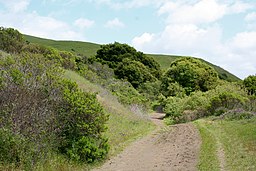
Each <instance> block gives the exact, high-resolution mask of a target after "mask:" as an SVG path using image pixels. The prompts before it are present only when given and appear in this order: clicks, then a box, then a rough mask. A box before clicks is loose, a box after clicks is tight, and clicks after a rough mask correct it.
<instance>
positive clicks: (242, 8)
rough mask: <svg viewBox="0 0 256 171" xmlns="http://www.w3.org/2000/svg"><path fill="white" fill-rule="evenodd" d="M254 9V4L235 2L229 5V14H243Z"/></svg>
mask: <svg viewBox="0 0 256 171" xmlns="http://www.w3.org/2000/svg"><path fill="white" fill-rule="evenodd" d="M253 7H254V5H253V4H251V3H247V2H243V1H235V2H234V3H233V4H230V5H229V9H228V12H229V13H243V12H246V11H247V10H249V9H252V8H253Z"/></svg>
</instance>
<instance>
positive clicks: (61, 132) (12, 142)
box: [0, 54, 108, 167]
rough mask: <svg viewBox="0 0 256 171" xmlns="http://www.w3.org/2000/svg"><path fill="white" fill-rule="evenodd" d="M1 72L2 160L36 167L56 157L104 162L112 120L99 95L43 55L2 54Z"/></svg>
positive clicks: (0, 60)
mask: <svg viewBox="0 0 256 171" xmlns="http://www.w3.org/2000/svg"><path fill="white" fill-rule="evenodd" d="M0 71H1V72H0V97H1V98H0V120H1V122H0V136H1V137H0V144H4V145H3V146H2V145H1V147H0V148H1V149H2V150H0V158H1V159H2V160H1V161H5V162H7V163H14V164H15V165H19V166H21V167H23V166H24V167H25V166H26V167H34V166H36V164H37V163H38V162H40V161H43V160H45V159H47V156H48V154H51V153H62V154H64V155H66V156H67V157H69V158H71V159H74V160H77V161H85V162H93V161H95V160H98V159H102V158H104V156H105V155H106V154H107V151H108V145H107V140H106V139H105V138H104V137H103V136H102V132H104V130H105V129H106V128H105V125H104V123H105V122H106V121H107V118H108V117H107V115H106V114H105V113H104V112H103V109H102V107H101V106H100V104H99V103H98V101H97V99H96V95H95V94H88V93H84V92H82V91H80V90H79V89H78V88H77V85H76V84H75V83H72V82H70V81H68V80H65V79H63V78H62V69H61V68H60V66H58V65H56V64H54V63H53V61H49V60H47V59H45V58H44V57H43V56H41V55H31V54H23V55H20V56H9V55H1V56H0ZM3 142H6V143H3ZM75 149H76V150H75ZM6 151H10V152H12V154H10V153H6ZM10 155H11V156H12V157H10Z"/></svg>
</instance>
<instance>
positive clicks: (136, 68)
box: [95, 42, 161, 88]
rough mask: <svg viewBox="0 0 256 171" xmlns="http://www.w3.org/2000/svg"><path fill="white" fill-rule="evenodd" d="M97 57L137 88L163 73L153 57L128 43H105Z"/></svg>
mask: <svg viewBox="0 0 256 171" xmlns="http://www.w3.org/2000/svg"><path fill="white" fill-rule="evenodd" d="M95 58H96V60H97V61H99V62H101V63H102V64H107V65H108V66H109V67H110V68H112V69H114V71H115V74H116V76H117V78H119V79H127V80H128V81H129V82H130V83H131V84H132V85H133V86H134V87H135V88H137V87H138V86H139V85H140V84H141V83H144V82H146V81H152V80H156V78H159V77H160V75H161V71H160V66H159V64H158V63H157V62H155V61H154V60H153V58H151V57H148V56H146V55H144V54H143V53H142V52H137V51H136V50H135V49H134V48H133V47H131V46H129V45H127V44H120V43H117V42H115V43H114V44H107V45H103V46H101V49H99V50H98V51H97V55H96V56H95Z"/></svg>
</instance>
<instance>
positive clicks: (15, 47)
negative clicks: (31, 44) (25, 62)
mask: <svg viewBox="0 0 256 171" xmlns="http://www.w3.org/2000/svg"><path fill="white" fill-rule="evenodd" d="M24 44H25V40H24V38H23V35H22V34H21V33H19V31H17V30H15V29H13V28H3V27H0V49H1V50H4V51H6V52H8V53H20V52H21V49H22V47H23V45H24Z"/></svg>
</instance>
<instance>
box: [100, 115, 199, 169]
mask: <svg viewBox="0 0 256 171" xmlns="http://www.w3.org/2000/svg"><path fill="white" fill-rule="evenodd" d="M161 117H162V115H161V114H157V113H156V114H154V115H153V117H152V121H153V122H154V123H155V124H157V125H158V129H157V130H156V131H154V132H153V133H152V134H150V135H148V136H146V137H144V138H142V139H140V140H137V141H135V142H134V143H132V144H131V145H130V146H128V147H127V148H126V149H125V150H124V151H123V152H121V153H120V154H119V155H117V156H116V157H114V158H112V159H110V160H108V161H107V162H106V163H105V164H104V165H103V166H102V167H101V168H98V169H96V170H97V171H194V170H197V169H196V164H197V160H198V153H199V149H200V144H201V140H200V136H199V132H198V131H197V129H196V128H195V127H194V126H193V125H192V124H191V123H187V124H178V125H174V126H169V127H167V126H164V125H163V123H162V121H161V120H159V119H156V118H161ZM96 170H95V171H96Z"/></svg>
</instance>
